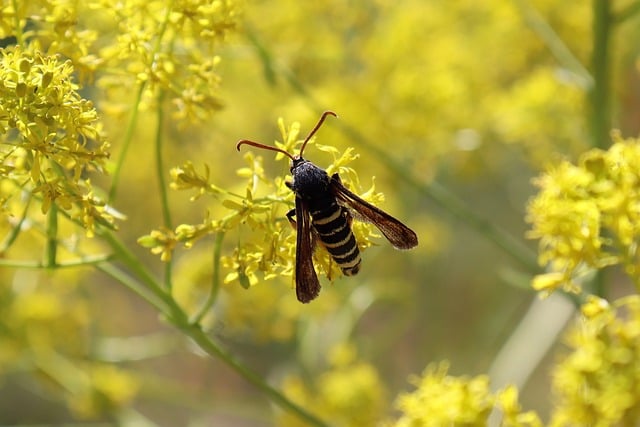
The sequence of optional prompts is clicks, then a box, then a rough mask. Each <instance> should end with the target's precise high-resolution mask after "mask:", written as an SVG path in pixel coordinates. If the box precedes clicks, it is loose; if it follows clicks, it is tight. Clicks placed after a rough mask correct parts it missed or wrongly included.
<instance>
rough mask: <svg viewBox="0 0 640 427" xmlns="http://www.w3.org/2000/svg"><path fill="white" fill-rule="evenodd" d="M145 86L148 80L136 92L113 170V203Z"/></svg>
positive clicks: (111, 198) (111, 193) (111, 192)
mask: <svg viewBox="0 0 640 427" xmlns="http://www.w3.org/2000/svg"><path fill="white" fill-rule="evenodd" d="M145 87H146V82H141V83H140V85H139V86H138V92H137V93H136V97H135V99H134V101H133V107H132V110H131V115H130V116H129V123H127V129H126V131H125V134H124V140H123V143H122V150H121V151H120V156H119V157H118V162H117V163H116V168H115V170H114V171H113V179H112V180H111V189H110V190H109V203H110V204H112V203H113V201H114V200H115V198H116V194H117V192H118V185H119V184H120V176H121V173H122V168H123V165H124V161H125V159H126V158H127V153H128V152H129V147H130V146H131V140H132V139H133V132H134V130H135V128H136V124H137V123H138V113H139V111H140V102H141V101H142V94H143V93H144V89H145Z"/></svg>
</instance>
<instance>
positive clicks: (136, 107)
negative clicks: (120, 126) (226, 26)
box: [109, 1, 173, 203]
mask: <svg viewBox="0 0 640 427" xmlns="http://www.w3.org/2000/svg"><path fill="white" fill-rule="evenodd" d="M172 10H173V1H171V2H170V3H169V4H168V5H167V8H166V10H165V15H164V18H163V21H162V25H161V27H160V30H159V31H158V34H157V36H156V40H155V44H154V46H153V49H152V51H151V52H150V58H151V64H148V65H149V66H148V69H149V70H153V61H155V57H156V54H157V53H158V52H160V49H161V47H162V37H163V36H164V34H165V33H166V31H167V25H168V23H169V16H170V15H171V11H172ZM146 87H147V80H145V81H143V82H141V83H140V84H139V86H138V92H137V93H136V97H135V99H134V102H133V110H132V111H131V116H130V117H129V123H127V130H126V132H125V136H124V142H123V144H122V151H121V152H120V157H118V163H117V165H116V168H115V171H114V172H113V181H112V183H111V190H110V191H109V202H110V203H113V201H114V199H115V197H116V193H117V190H118V185H119V183H120V174H121V173H122V168H123V165H124V161H125V159H126V157H127V153H128V152H129V147H130V146H131V140H132V139H133V132H134V130H135V128H136V125H137V124H138V113H139V111H140V102H141V101H142V95H143V94H144V90H145V88H146ZM159 108H162V107H161V106H159Z"/></svg>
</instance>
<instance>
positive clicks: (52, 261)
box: [45, 201, 58, 268]
mask: <svg viewBox="0 0 640 427" xmlns="http://www.w3.org/2000/svg"><path fill="white" fill-rule="evenodd" d="M45 250H46V254H45V259H46V261H45V263H46V265H47V267H50V268H52V267H55V265H56V258H57V253H58V205H56V202H55V201H53V202H51V207H50V208H49V212H48V214H47V246H46V249H45Z"/></svg>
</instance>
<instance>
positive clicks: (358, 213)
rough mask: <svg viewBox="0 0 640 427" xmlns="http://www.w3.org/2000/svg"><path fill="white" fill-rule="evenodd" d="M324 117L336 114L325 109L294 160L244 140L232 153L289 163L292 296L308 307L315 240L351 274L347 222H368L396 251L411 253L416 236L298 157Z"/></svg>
mask: <svg viewBox="0 0 640 427" xmlns="http://www.w3.org/2000/svg"><path fill="white" fill-rule="evenodd" d="M327 116H334V117H337V115H336V114H335V113H334V112H332V111H325V112H324V113H323V114H322V116H321V117H320V120H318V123H317V124H316V126H315V127H314V128H313V129H312V130H311V132H310V133H309V135H307V137H306V138H305V139H304V141H303V142H302V146H301V147H300V153H299V154H298V155H296V156H294V155H292V154H290V153H288V152H286V151H285V150H282V149H280V148H277V147H272V146H268V145H264V144H261V143H259V142H254V141H249V140H246V139H243V140H240V141H238V143H237V145H236V149H237V150H238V151H240V147H241V146H242V145H250V146H253V147H257V148H262V149H265V150H271V151H277V152H279V153H282V154H284V155H286V156H287V157H289V158H290V159H291V167H290V172H291V175H292V177H293V180H292V181H291V182H286V183H285V184H286V185H287V187H289V188H290V189H291V190H292V191H293V192H294V193H295V196H296V197H295V208H294V209H291V210H290V211H289V212H288V213H287V214H286V216H287V219H288V220H289V222H290V223H291V225H292V226H294V227H295V228H296V231H297V235H296V268H295V281H296V296H297V297H298V300H299V301H300V302H302V303H308V302H310V301H311V300H313V299H314V298H315V297H317V296H318V293H319V292H320V282H319V281H318V276H317V274H316V271H315V269H314V266H313V252H314V249H315V242H316V241H320V243H321V244H322V246H324V247H325V248H326V249H327V251H328V252H329V254H330V255H331V257H332V258H333V260H334V261H335V262H336V263H337V264H338V266H339V267H340V269H341V270H342V273H343V274H344V275H345V276H353V275H355V274H357V273H358V271H359V270H360V264H361V262H362V260H361V257H360V249H359V248H358V244H357V242H356V239H355V237H354V235H353V232H352V231H351V223H352V221H353V218H354V217H355V218H357V219H359V220H363V221H368V222H371V223H372V224H374V225H375V226H376V227H377V228H378V229H379V230H380V232H382V234H383V235H384V236H385V237H386V238H387V240H389V242H390V243H391V244H392V245H393V246H394V247H395V248H397V249H411V248H413V247H415V246H417V245H418V236H417V235H416V233H415V232H413V230H411V229H410V228H409V227H407V226H406V225H404V224H403V223H402V222H400V221H398V220H397V219H395V218H394V217H392V216H391V215H389V214H388V213H386V212H384V211H383V210H381V209H379V208H377V207H375V206H373V205H372V204H370V203H368V202H366V201H365V200H363V199H362V198H360V197H359V196H357V195H356V194H354V193H353V192H351V191H350V190H349V189H347V188H346V187H345V186H344V185H343V184H342V181H341V179H340V176H339V175H338V174H337V173H335V174H333V175H332V176H329V175H328V174H327V172H326V171H325V170H324V169H321V168H319V167H318V166H316V165H314V164H313V163H311V162H310V161H308V160H305V159H304V158H303V157H302V153H303V152H304V149H305V147H306V145H307V142H309V140H310V139H311V137H312V136H313V135H314V134H315V133H316V132H317V131H318V129H320V126H322V123H323V122H324V121H325V119H326V118H327ZM294 216H295V217H296V219H295V220H294V219H293V217H294Z"/></svg>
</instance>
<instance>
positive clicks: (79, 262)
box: [0, 254, 112, 269]
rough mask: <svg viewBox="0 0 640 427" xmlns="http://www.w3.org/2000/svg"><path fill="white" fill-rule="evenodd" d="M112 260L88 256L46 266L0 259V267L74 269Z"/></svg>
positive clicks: (99, 256) (32, 262) (33, 262)
mask: <svg viewBox="0 0 640 427" xmlns="http://www.w3.org/2000/svg"><path fill="white" fill-rule="evenodd" d="M111 258H112V255H104V254H101V255H89V256H83V257H81V258H80V259H76V260H71V261H57V262H56V264H55V265H53V266H51V265H47V264H45V263H43V262H40V261H19V260H11V259H2V258H0V267H10V268H29V269H39V268H55V269H60V268H75V267H83V266H86V265H91V264H99V263H103V262H106V261H109V260H110V259H111Z"/></svg>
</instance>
